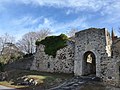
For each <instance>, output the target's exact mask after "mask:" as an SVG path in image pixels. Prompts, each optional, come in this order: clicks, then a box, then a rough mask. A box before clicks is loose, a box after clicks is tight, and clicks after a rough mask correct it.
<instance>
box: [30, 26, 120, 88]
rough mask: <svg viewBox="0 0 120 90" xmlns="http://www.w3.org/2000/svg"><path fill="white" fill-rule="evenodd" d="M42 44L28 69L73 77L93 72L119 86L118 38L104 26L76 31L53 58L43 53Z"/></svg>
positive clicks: (119, 46)
mask: <svg viewBox="0 0 120 90" xmlns="http://www.w3.org/2000/svg"><path fill="white" fill-rule="evenodd" d="M44 48H45V46H44V45H39V46H37V52H36V54H35V58H34V60H33V63H32V66H31V70H37V71H44V72H59V73H74V75H75V76H86V75H91V74H94V75H96V76H97V77H100V78H102V80H103V82H105V83H107V84H110V85H115V86H119V84H120V83H119V82H120V38H118V37H116V36H114V33H113V32H112V35H111V36H110V33H109V32H108V31H107V30H106V29H105V28H102V29H97V28H89V29H86V30H82V31H79V32H77V33H76V34H75V38H74V40H72V41H68V42H67V46H66V47H64V48H63V49H60V50H58V51H57V53H56V57H55V58H54V57H53V56H49V55H47V54H45V52H44Z"/></svg>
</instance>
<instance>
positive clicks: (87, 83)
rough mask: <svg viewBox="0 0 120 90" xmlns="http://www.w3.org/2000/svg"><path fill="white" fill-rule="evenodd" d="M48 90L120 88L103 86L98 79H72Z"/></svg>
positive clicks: (119, 89)
mask: <svg viewBox="0 0 120 90" xmlns="http://www.w3.org/2000/svg"><path fill="white" fill-rule="evenodd" d="M49 90H120V88H115V87H110V86H104V85H103V84H102V82H101V80H100V78H98V77H74V78H72V79H70V80H68V81H66V82H64V83H63V84H61V85H59V86H58V87H55V88H51V89H49Z"/></svg>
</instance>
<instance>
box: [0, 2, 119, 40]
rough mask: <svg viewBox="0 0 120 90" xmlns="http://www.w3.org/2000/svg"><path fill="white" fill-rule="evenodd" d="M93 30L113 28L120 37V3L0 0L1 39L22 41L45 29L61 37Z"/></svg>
mask: <svg viewBox="0 0 120 90" xmlns="http://www.w3.org/2000/svg"><path fill="white" fill-rule="evenodd" d="M90 27H96V28H104V27H105V28H107V29H108V30H109V31H111V29H112V27H113V28H114V29H115V32H116V34H117V35H119V34H118V32H117V31H118V27H120V0H0V35H2V34H4V33H6V32H7V33H9V34H10V35H13V36H15V37H16V38H17V39H19V38H20V37H21V36H22V35H24V34H25V33H27V32H29V31H38V30H40V29H42V28H49V29H51V30H52V32H53V34H60V33H66V32H67V31H69V30H70V29H72V28H77V29H78V30H83V29H86V28H90Z"/></svg>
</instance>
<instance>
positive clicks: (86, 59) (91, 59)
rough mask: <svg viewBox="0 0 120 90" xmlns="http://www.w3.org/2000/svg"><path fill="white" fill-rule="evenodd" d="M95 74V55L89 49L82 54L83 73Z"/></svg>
mask: <svg viewBox="0 0 120 90" xmlns="http://www.w3.org/2000/svg"><path fill="white" fill-rule="evenodd" d="M91 74H93V75H96V57H95V54H94V53H93V52H91V51H87V52H85V53H84V56H83V75H91Z"/></svg>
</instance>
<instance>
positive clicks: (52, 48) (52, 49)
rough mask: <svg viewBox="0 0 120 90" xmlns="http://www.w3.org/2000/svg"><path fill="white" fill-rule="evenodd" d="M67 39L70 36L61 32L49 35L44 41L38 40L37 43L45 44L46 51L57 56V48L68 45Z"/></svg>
mask: <svg viewBox="0 0 120 90" xmlns="http://www.w3.org/2000/svg"><path fill="white" fill-rule="evenodd" d="M67 40H68V37H67V36H66V35H65V34H61V35H59V36H48V37H46V38H45V39H44V40H42V41H36V45H38V46H39V45H40V44H42V45H45V53H46V54H48V55H52V56H53V57H55V56H56V52H57V50H59V49H61V48H64V47H65V46H67V43H66V41H67Z"/></svg>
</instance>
